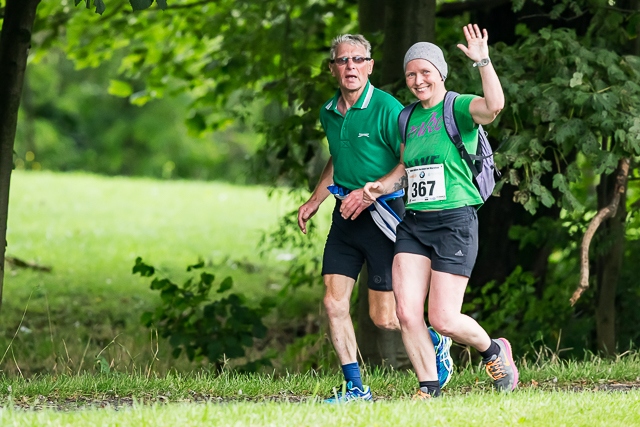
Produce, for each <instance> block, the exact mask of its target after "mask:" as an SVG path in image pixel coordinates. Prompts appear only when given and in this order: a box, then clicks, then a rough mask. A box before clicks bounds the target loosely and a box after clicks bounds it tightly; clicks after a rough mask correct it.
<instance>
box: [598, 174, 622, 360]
mask: <svg viewBox="0 0 640 427" xmlns="http://www.w3.org/2000/svg"><path fill="white" fill-rule="evenodd" d="M620 173H621V166H618V168H617V169H616V171H615V173H613V174H611V175H607V176H604V175H603V176H602V177H601V180H600V184H599V185H598V210H600V209H602V208H604V207H606V206H607V205H609V204H610V203H611V200H612V199H613V197H617V194H616V192H617V191H616V190H617V188H618V185H617V184H619V175H620ZM625 184H626V177H625ZM626 196H627V193H626V185H624V189H623V190H622V192H621V193H620V196H619V197H620V201H619V203H618V209H617V210H616V213H615V215H614V216H613V217H611V218H609V219H607V220H606V221H605V222H604V223H603V224H602V225H603V226H602V228H601V232H600V239H599V244H598V245H597V247H598V249H599V250H600V252H599V253H598V255H597V260H596V289H597V294H596V295H597V303H596V304H597V305H596V340H597V346H598V350H599V351H601V352H602V353H604V354H613V353H615V350H616V328H615V322H616V307H615V302H616V291H617V288H618V279H619V277H620V270H621V269H622V259H623V257H624V243H625V220H626V217H627V209H626V199H627V197H626Z"/></svg>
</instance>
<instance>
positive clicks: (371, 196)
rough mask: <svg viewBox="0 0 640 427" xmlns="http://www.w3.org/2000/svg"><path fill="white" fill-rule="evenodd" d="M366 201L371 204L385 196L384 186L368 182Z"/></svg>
mask: <svg viewBox="0 0 640 427" xmlns="http://www.w3.org/2000/svg"><path fill="white" fill-rule="evenodd" d="M363 190H364V201H365V202H367V203H369V204H371V203H373V202H375V201H376V199H377V198H378V197H380V196H382V195H383V194H384V186H383V185H382V183H381V182H380V181H376V182H367V183H366V184H365V186H364V189H363Z"/></svg>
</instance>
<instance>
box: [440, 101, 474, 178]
mask: <svg viewBox="0 0 640 427" xmlns="http://www.w3.org/2000/svg"><path fill="white" fill-rule="evenodd" d="M458 95H460V94H459V93H457V92H453V91H448V92H447V93H445V95H444V106H443V109H444V112H443V115H442V117H443V121H444V128H445V130H446V131H447V135H449V139H451V142H453V145H455V146H456V148H457V149H458V152H460V157H462V159H463V160H464V161H465V162H466V163H467V166H469V170H471V173H472V174H473V177H474V178H476V177H477V176H478V174H479V171H478V169H477V168H476V166H475V165H474V164H473V159H472V158H471V156H470V155H469V152H468V151H467V148H466V147H465V146H464V142H463V141H462V137H461V136H460V131H459V130H458V125H457V124H456V117H455V114H454V113H453V103H454V102H455V100H456V98H457V97H458ZM478 132H484V130H483V129H482V127H479V128H478ZM474 157H477V156H474Z"/></svg>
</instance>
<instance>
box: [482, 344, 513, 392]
mask: <svg viewBox="0 0 640 427" xmlns="http://www.w3.org/2000/svg"><path fill="white" fill-rule="evenodd" d="M493 342H495V343H496V344H498V347H500V353H498V354H497V355H493V356H492V357H491V359H490V360H489V361H488V362H486V363H485V370H486V371H487V374H489V376H490V377H491V379H492V380H493V386H494V387H495V388H496V390H498V391H513V390H515V388H516V387H517V386H518V368H516V364H515V363H514V362H513V355H512V354H511V344H509V341H507V340H506V339H504V338H498V339H497V340H493Z"/></svg>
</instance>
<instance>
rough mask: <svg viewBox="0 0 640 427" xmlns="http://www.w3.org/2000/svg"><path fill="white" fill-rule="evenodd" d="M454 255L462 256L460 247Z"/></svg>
mask: <svg viewBox="0 0 640 427" xmlns="http://www.w3.org/2000/svg"><path fill="white" fill-rule="evenodd" d="M454 255H455V256H464V254H463V253H462V251H461V250H460V249H458V252H456V253H455V254H454Z"/></svg>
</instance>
